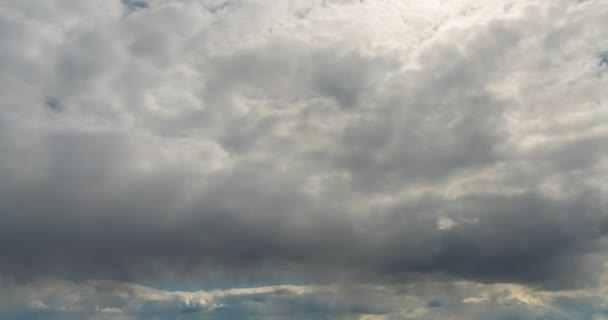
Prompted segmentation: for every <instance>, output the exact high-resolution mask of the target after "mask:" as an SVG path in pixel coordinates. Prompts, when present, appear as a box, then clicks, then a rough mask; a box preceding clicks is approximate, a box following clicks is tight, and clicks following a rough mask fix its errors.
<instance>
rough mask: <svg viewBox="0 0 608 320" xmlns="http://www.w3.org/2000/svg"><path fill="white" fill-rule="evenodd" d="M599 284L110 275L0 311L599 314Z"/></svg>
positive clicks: (34, 315) (23, 295)
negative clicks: (562, 287) (251, 281)
mask: <svg viewBox="0 0 608 320" xmlns="http://www.w3.org/2000/svg"><path fill="white" fill-rule="evenodd" d="M49 288H53V289H52V290H50V289H49ZM605 291H606V290H605V289H598V290H587V291H584V290H578V291H566V292H564V291H561V292H552V291H533V290H530V289H528V288H525V287H521V286H517V285H506V284H496V285H481V284H474V283H470V282H462V281H460V282H443V283H439V282H421V283H416V284H409V285H349V284H341V285H331V286H318V285H317V286H315V285H308V286H293V285H291V286H287V285H281V286H266V287H255V288H243V289H227V290H212V291H195V292H183V291H164V290H158V289H152V288H149V287H144V286H140V285H134V284H128V283H119V282H112V281H87V282H82V283H74V282H66V281H49V280H44V281H37V282H35V283H30V284H28V285H24V286H18V287H15V288H13V291H12V294H11V295H10V296H8V298H7V296H5V297H4V298H5V300H4V301H11V300H14V301H17V302H15V304H14V305H16V306H18V308H19V313H16V314H15V313H11V310H10V309H3V311H0V315H3V316H11V318H14V319H83V318H84V319H100V320H101V319H107V320H123V319H124V320H131V319H184V320H186V319H286V318H289V319H310V318H311V317H313V318H315V319H358V320H364V319H368V320H369V319H375V320H387V319H397V320H401V319H445V318H449V319H458V320H460V319H604V318H605V317H606V312H605V310H604V311H602V310H603V309H604V308H603V307H602V306H605V304H606V303H607V301H606V292H605ZM15 315H16V317H15ZM602 317H604V318H602Z"/></svg>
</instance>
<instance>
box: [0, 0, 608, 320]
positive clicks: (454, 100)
mask: <svg viewBox="0 0 608 320" xmlns="http://www.w3.org/2000/svg"><path fill="white" fill-rule="evenodd" d="M43 2H44V1H43ZM461 2H462V3H465V2H466V1H461ZM461 2H454V3H451V4H445V6H447V8H452V7H451V6H453V10H452V9H450V10H452V11H453V12H452V11H450V12H452V13H450V14H451V15H450V14H448V15H446V17H445V20H446V21H445V23H444V22H441V21H440V20H441V19H439V20H438V21H434V22H433V23H431V25H432V26H435V27H433V28H430V30H434V31H433V32H434V33H433V34H432V36H431V37H429V38H424V39H419V38H416V37H413V36H411V35H408V34H403V39H402V38H398V39H395V40H394V41H393V43H392V44H391V43H389V45H387V44H386V43H385V42H374V41H375V40H374V39H381V35H377V36H375V35H374V34H373V32H372V33H371V34H370V31H367V29H361V31H360V32H359V33H357V34H353V33H351V32H350V31H349V30H351V29H349V28H350V27H349V25H350V24H349V23H351V24H354V25H356V26H359V25H358V23H360V21H359V20H365V19H364V18H363V17H366V15H365V14H364V13H365V12H367V11H368V10H377V11H375V12H382V13H384V14H386V15H389V14H390V13H392V12H393V11H395V10H397V11H398V10H402V9H398V8H399V6H398V4H397V3H396V2H391V1H388V2H387V3H370V2H344V3H342V2H331V3H328V4H326V5H314V4H310V3H304V2H302V3H298V4H299V5H300V6H299V7H307V6H312V7H314V8H315V10H311V11H310V14H307V15H305V17H300V18H296V17H294V12H293V10H292V9H293V7H292V6H287V5H285V6H283V5H280V4H270V3H263V2H260V1H241V2H239V3H238V8H237V9H235V10H232V9H231V10H224V9H225V8H224V6H225V5H224V2H217V3H211V2H204V3H203V5H202V6H201V3H200V2H198V1H152V2H150V4H149V5H148V2H143V1H122V2H120V1H115V2H114V3H112V2H103V3H102V2H99V1H91V2H88V4H86V3H81V4H79V5H76V4H74V5H73V6H70V5H61V4H51V3H50V2H44V3H43V4H40V7H37V9H35V7H32V2H30V1H23V2H15V1H13V2H10V3H8V4H7V5H6V6H2V7H0V23H1V24H2V28H0V29H2V30H9V31H11V30H12V31H14V32H15V33H11V32H2V33H0V50H1V51H2V53H3V55H2V56H3V57H4V58H3V59H0V60H1V61H0V64H1V65H2V66H3V67H5V68H3V70H5V71H6V72H3V75H2V76H0V84H2V85H3V87H4V88H6V94H3V95H1V96H0V106H1V107H2V113H1V114H0V153H2V155H3V156H2V157H1V158H0V179H1V180H2V183H1V184H0V191H1V192H0V219H1V222H2V223H0V259H1V260H2V261H3V263H2V264H0V273H1V274H2V275H4V276H5V277H7V278H11V277H14V278H15V279H18V280H20V281H29V280H30V279H33V278H37V277H40V276H56V277H64V278H72V279H88V278H110V279H121V280H129V281H152V282H153V281H155V279H164V280H166V279H170V280H171V281H178V282H180V281H181V283H183V282H186V281H192V282H195V283H201V282H205V281H209V280H212V279H213V278H216V279H218V278H219V279H237V280H236V281H238V280H240V279H249V280H251V279H254V281H258V282H264V281H268V280H272V279H273V277H277V276H276V275H274V274H275V273H282V274H284V275H285V277H287V278H290V277H292V278H296V279H298V278H304V279H306V280H309V281H313V280H314V281H318V282H321V283H334V282H336V281H339V280H342V281H347V282H353V283H386V282H395V283H409V282H410V281H414V280H416V279H421V278H422V279H427V278H433V279H450V280H452V279H466V280H469V281H473V282H480V283H487V284H491V283H496V282H501V283H503V282H506V283H520V284H525V285H528V286H533V287H538V288H545V289H558V288H568V287H570V288H571V287H577V286H579V287H580V286H584V285H593V284H594V283H595V281H596V280H597V278H598V277H600V275H599V273H600V272H599V270H600V269H601V266H600V265H601V263H600V262H598V261H597V260H594V259H593V257H592V256H594V255H601V254H602V253H603V251H602V250H603V246H602V243H603V242H602V240H603V237H604V236H605V232H606V218H607V217H608V212H606V209H605V208H607V206H606V205H607V203H606V201H607V198H606V190H608V189H607V187H606V184H605V182H604V181H603V180H602V179H601V177H602V176H603V175H604V174H605V172H606V168H607V167H606V157H605V155H604V154H605V151H606V145H607V144H606V143H605V142H604V140H605V138H606V137H607V133H608V131H607V130H606V127H605V124H604V121H603V119H606V111H605V105H604V101H606V100H605V98H606V97H605V89H604V87H605V81H604V79H603V78H601V77H597V68H598V67H602V65H601V63H600V65H599V66H598V65H597V56H593V54H594V53H595V52H597V51H596V49H595V48H594V47H595V46H596V44H595V42H598V41H601V39H604V38H605V36H606V33H605V31H602V30H608V28H598V26H602V25H604V24H605V21H606V20H605V19H603V18H604V15H603V14H605V9H603V6H601V3H600V2H599V1H589V2H587V3H585V4H579V5H575V4H571V5H568V6H567V8H560V7H559V5H565V4H564V2H559V3H558V4H557V5H556V4H549V3H541V2H539V3H537V4H530V5H529V6H528V7H526V8H520V7H519V6H516V8H515V9H513V10H515V11H516V13H506V12H504V10H505V9H504V6H502V4H504V3H503V2H501V1H496V3H499V2H500V4H501V5H495V4H487V5H484V6H482V7H481V9H480V10H485V9H486V8H489V9H488V10H490V9H492V10H494V11H492V10H490V11H491V12H493V13H491V14H490V13H487V14H486V13H483V14H481V13H479V14H478V13H474V12H473V13H470V14H472V15H477V16H476V17H478V19H479V21H478V22H475V23H473V24H471V25H467V26H461V27H460V28H451V27H450V25H451V24H450V23H454V24H456V25H458V22H459V21H468V20H461V19H466V17H463V16H460V14H459V12H461V11H459V10H461V9H462V8H460V7H458V6H459V5H460V3H461ZM74 3H76V2H74ZM143 4H146V5H143ZM298 4H294V6H295V7H298ZM409 5H411V6H413V4H409ZM206 6H207V7H206ZM209 6H210V7H209ZM226 6H230V5H226ZM391 6H392V7H391ZM125 7H126V8H127V9H128V10H131V11H133V10H137V11H138V12H137V13H136V14H128V15H124V10H125ZM209 8H216V9H209ZM222 8H224V9H222ZM395 8H397V9H395ZM441 8H443V7H441ZM517 8H519V9H517ZM144 9H145V10H144ZM208 9H209V10H208ZM417 10H422V11H423V10H425V9H424V8H418V9H417ZM436 10H440V8H436ZM441 10H444V9H441ZM445 10H447V11H449V10H448V9H445ZM463 10H464V9H463ZM517 10H519V11H517ZM406 11H407V10H405V11H403V14H406V13H407V12H406ZM431 11H432V10H431ZM454 12H455V13H454ZM496 12H498V13H496ZM45 13H46V14H45ZM248 14H249V15H250V16H251V19H246V20H245V19H243V18H242V17H243V15H244V16H247V15H248ZM423 14H427V15H430V12H429V11H427V12H426V13H423ZM355 17H361V19H357V18H355ZM430 17H432V15H430ZM294 19H295V20H294ZM429 19H431V18H429ZM433 19H434V18H433ZM442 19H443V18H442ZM334 21H335V22H334ZM349 21H350V22H349ZM347 22H349V23H347ZM435 23H437V24H435ZM463 23H464V22H463ZM467 23H469V22H467ZM401 24H402V23H399V24H395V23H393V22H390V23H389V21H387V25H388V26H392V27H393V28H396V30H400V29H399V28H401V27H402V26H401ZM562 25H568V27H563V26H562ZM42 26H44V27H42ZM421 28H422V27H421ZM270 29H272V32H270V31H269V30H270ZM422 29H424V30H427V29H429V28H426V27H424V28H422ZM422 29H421V30H422ZM386 31H387V33H388V31H390V30H386ZM15 34H17V35H19V39H17V36H15ZM332 34H333V35H334V36H335V34H342V35H343V36H341V37H339V38H344V39H338V38H336V37H332V36H331V35H332ZM324 35H325V36H324ZM408 37H409V38H408ZM408 39H409V40H408ZM412 39H413V40H412ZM400 41H403V42H406V41H410V42H411V43H408V44H404V45H403V46H400V45H398V44H399V43H401V42H400ZM395 42H396V43H397V44H395ZM412 43H413V44H412ZM390 45H394V46H397V47H391V46H390ZM386 46H388V49H387V48H386ZM41 105H42V106H45V107H41ZM49 109H50V110H53V112H49V111H50V110H49ZM598 177H600V178H598ZM442 218H443V219H450V220H449V221H451V222H450V223H448V224H447V225H446V224H444V225H443V226H438V223H439V222H438V221H440V219H442ZM446 221H448V220H446ZM589 271H592V272H589ZM266 298H268V297H267V296H265V295H263V296H261V297H259V299H260V300H261V301H262V302H264V301H265V300H264V299H266ZM315 299H316V298H315ZM315 299H312V300H314V301H308V300H306V301H304V302H302V301H301V300H298V302H293V301H288V302H285V303H284V305H282V306H281V307H280V308H282V309H281V310H282V311H281V312H285V310H289V308H291V307H292V305H293V304H298V303H302V304H304V305H305V306H299V307H300V308H304V309H311V310H318V313H319V314H325V313H330V312H331V311H332V310H329V309H327V305H326V304H324V303H323V301H322V300H324V299H325V298H324V297H323V296H322V295H321V298H318V300H315ZM433 299H439V298H437V297H425V299H423V300H424V301H422V302H420V307H421V308H426V307H428V306H437V303H434V302H433V301H441V302H442V303H441V307H437V308H432V309H437V310H438V311H436V312H441V311H439V310H442V309H444V307H446V308H447V307H449V306H450V302H449V301H448V300H447V299H443V298H442V299H440V300H433ZM463 299H464V298H463ZM231 303H232V304H234V305H238V304H240V303H244V302H242V301H240V300H238V301H236V300H235V301H231ZM246 304H247V306H244V307H243V308H249V307H251V306H252V305H254V307H255V305H256V303H254V302H251V301H248V302H247V303H246ZM261 304H262V305H263V303H261ZM324 308H325V309H324ZM345 308H346V307H345ZM348 308H350V309H348ZM348 308H346V309H347V310H348V311H349V312H353V310H355V311H356V310H359V311H357V313H361V314H364V313H370V314H373V313H375V312H378V313H380V311H378V310H376V309H374V308H373V307H372V306H369V307H365V308H363V307H359V306H350V307H348ZM144 309H147V310H150V309H154V308H152V307H150V306H147V307H145V308H144ZM199 309H200V306H198V305H186V306H185V307H184V309H183V310H182V311H183V314H182V317H184V319H187V318H188V317H195V315H194V314H197V313H199V311H200V310H199ZM447 309H449V308H447ZM524 309H525V308H523V309H522V311H521V312H522V313H521V314H519V313H517V312H516V313H514V315H512V317H524V318H525V316H524V314H525V312H528V311H529V310H527V309H525V310H524ZM218 310H220V311H218V312H219V313H221V312H228V313H226V314H225V315H224V316H225V317H229V316H231V315H230V314H229V311H221V309H218ZM47 311H48V310H47ZM47 311H40V312H47ZM109 311H111V310H109ZM381 311H382V312H386V313H391V312H397V311H398V310H381ZM411 311H412V310H411ZM36 312H38V311H36ZM412 312H414V311H412ZM219 313H218V314H219ZM45 316H47V317H51V315H47V314H46V313H44V315H43V314H32V315H31V317H33V318H36V317H38V318H42V317H45ZM233 316H234V315H233ZM394 316H395V317H401V316H403V317H405V316H404V315H394ZM150 318H153V317H152V316H150ZM499 318H500V317H498V316H497V318H496V319H499Z"/></svg>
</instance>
